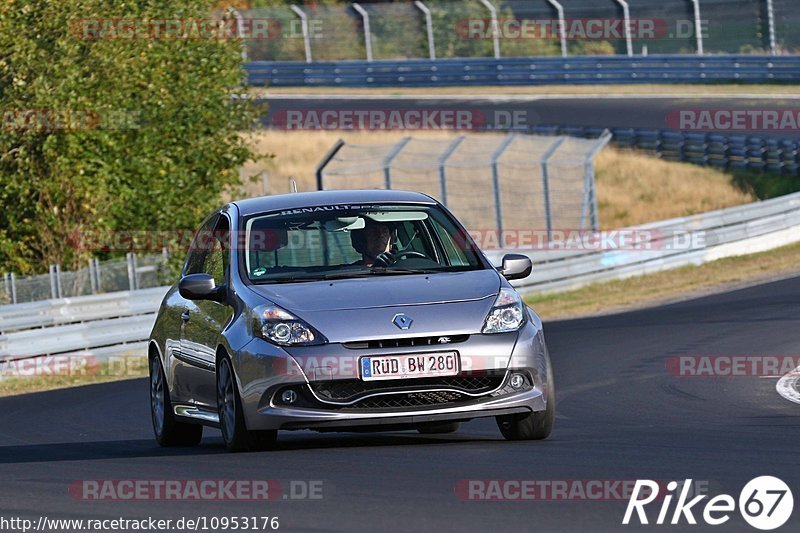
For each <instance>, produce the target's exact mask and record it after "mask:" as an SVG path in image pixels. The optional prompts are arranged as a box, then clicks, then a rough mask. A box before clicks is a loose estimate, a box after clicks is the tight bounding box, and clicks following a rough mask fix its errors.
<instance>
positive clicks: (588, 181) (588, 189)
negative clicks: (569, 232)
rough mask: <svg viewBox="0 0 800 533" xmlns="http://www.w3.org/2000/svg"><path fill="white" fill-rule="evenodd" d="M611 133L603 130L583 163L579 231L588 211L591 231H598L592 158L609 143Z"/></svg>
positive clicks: (598, 223)
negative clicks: (582, 196) (582, 194)
mask: <svg viewBox="0 0 800 533" xmlns="http://www.w3.org/2000/svg"><path fill="white" fill-rule="evenodd" d="M611 137H612V135H611V132H610V131H608V130H604V131H603V133H602V134H601V135H600V137H598V138H597V144H596V145H595V146H594V147H593V148H592V149H591V150H590V151H589V153H588V154H586V160H585V162H584V209H583V212H582V213H581V229H584V224H585V218H586V216H585V213H586V211H587V210H588V211H590V213H589V220H590V224H591V226H592V230H593V231H597V230H598V229H600V221H599V220H598V216H597V215H598V213H597V193H596V190H595V182H594V158H595V156H596V155H597V153H598V152H599V151H600V150H602V149H603V147H605V145H607V144H608V143H609V142H610V141H611Z"/></svg>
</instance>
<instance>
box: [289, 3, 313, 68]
mask: <svg viewBox="0 0 800 533" xmlns="http://www.w3.org/2000/svg"><path fill="white" fill-rule="evenodd" d="M290 7H291V8H292V11H294V12H295V14H296V15H297V16H298V17H300V28H301V31H302V32H303V47H304V48H305V52H306V63H311V37H310V36H309V34H308V17H306V14H305V13H304V12H303V10H302V9H300V8H299V7H297V6H295V5H292V6H290Z"/></svg>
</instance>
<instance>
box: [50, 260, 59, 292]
mask: <svg viewBox="0 0 800 533" xmlns="http://www.w3.org/2000/svg"><path fill="white" fill-rule="evenodd" d="M50 298H52V299H53V300H55V299H56V298H58V287H57V286H56V266H55V265H50Z"/></svg>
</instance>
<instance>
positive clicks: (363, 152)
mask: <svg viewBox="0 0 800 533" xmlns="http://www.w3.org/2000/svg"><path fill="white" fill-rule="evenodd" d="M610 138H611V135H610V134H609V133H608V132H604V133H603V134H602V135H601V136H600V137H599V138H595V139H581V138H576V137H568V136H557V137H551V136H543V135H524V134H516V133H512V134H509V135H505V136H504V135H492V134H483V135H478V134H475V135H464V136H459V137H456V138H454V139H443V140H429V139H424V140H423V139H415V138H413V137H405V138H403V139H402V140H400V141H399V142H397V143H390V144H369V145H358V144H348V143H346V142H344V141H339V142H338V143H336V145H335V146H334V147H333V148H332V149H331V151H330V152H329V154H328V155H327V156H326V158H325V160H324V161H323V162H322V163H321V164H320V166H319V169H318V172H317V182H318V188H319V189H321V190H326V189H371V188H377V189H404V190H414V191H420V192H423V193H425V194H428V195H430V196H432V197H434V198H436V199H438V200H439V201H441V202H442V203H443V204H444V205H446V206H447V207H448V208H449V209H451V210H452V211H453V212H454V213H455V214H456V215H457V216H458V217H459V219H461V221H462V222H463V223H464V224H465V225H466V227H467V228H469V229H470V230H481V231H483V230H491V231H497V232H498V233H499V234H502V232H504V231H515V230H527V229H536V230H547V231H550V230H552V229H555V228H561V229H565V228H569V229H576V230H597V229H598V228H599V222H598V217H597V199H596V195H595V180H594V158H595V156H596V155H597V153H598V152H599V151H600V149H601V148H602V147H603V146H605V145H606V144H607V143H608V141H609V140H610Z"/></svg>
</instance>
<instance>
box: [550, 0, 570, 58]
mask: <svg viewBox="0 0 800 533" xmlns="http://www.w3.org/2000/svg"><path fill="white" fill-rule="evenodd" d="M547 1H548V2H549V3H550V5H551V6H553V7H554V8H556V12H557V13H558V39H559V41H561V57H567V21H566V19H565V18H564V7H563V6H562V5H561V4H560V3H559V2H558V1H557V0H547Z"/></svg>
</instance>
